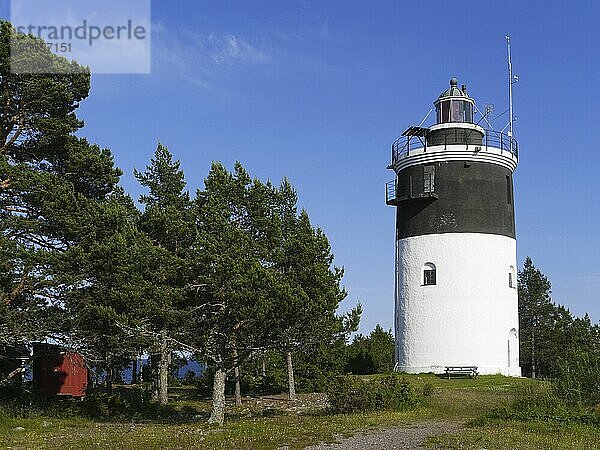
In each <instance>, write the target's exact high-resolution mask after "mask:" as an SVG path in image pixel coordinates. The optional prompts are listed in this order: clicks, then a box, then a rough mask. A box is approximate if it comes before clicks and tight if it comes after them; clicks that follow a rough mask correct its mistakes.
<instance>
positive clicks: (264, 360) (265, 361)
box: [262, 357, 267, 379]
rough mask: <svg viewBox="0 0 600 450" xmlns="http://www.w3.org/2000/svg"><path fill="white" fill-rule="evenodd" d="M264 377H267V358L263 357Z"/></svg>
mask: <svg viewBox="0 0 600 450" xmlns="http://www.w3.org/2000/svg"><path fill="white" fill-rule="evenodd" d="M262 377H263V379H264V378H267V360H266V359H265V358H264V357H263V360H262Z"/></svg>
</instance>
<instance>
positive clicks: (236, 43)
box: [208, 33, 271, 65]
mask: <svg viewBox="0 0 600 450" xmlns="http://www.w3.org/2000/svg"><path fill="white" fill-rule="evenodd" d="M208 43H209V47H210V52H211V58H212V60H213V61H214V62H215V63H216V64H227V65H233V64H239V63H242V64H263V63H268V62H270V60H271V57H270V56H269V55H268V54H267V53H266V52H265V51H264V50H261V49H259V48H257V47H255V46H253V45H252V44H250V43H249V42H248V41H246V40H244V39H243V38H242V37H240V36H235V35H233V34H227V35H216V34H214V33H211V34H209V36H208Z"/></svg>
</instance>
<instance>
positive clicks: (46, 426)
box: [42, 420, 52, 428]
mask: <svg viewBox="0 0 600 450" xmlns="http://www.w3.org/2000/svg"><path fill="white" fill-rule="evenodd" d="M51 426H52V422H46V421H45V420H44V421H43V422H42V428H49V427H51Z"/></svg>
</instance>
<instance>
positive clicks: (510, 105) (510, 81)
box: [506, 34, 519, 137]
mask: <svg viewBox="0 0 600 450" xmlns="http://www.w3.org/2000/svg"><path fill="white" fill-rule="evenodd" d="M506 46H507V48H508V111H509V115H510V117H509V119H508V135H509V136H510V137H512V136H513V120H514V115H513V89H512V85H513V84H514V83H516V82H517V81H519V77H518V76H516V75H513V73H512V61H511V57H510V36H509V35H508V34H507V35H506Z"/></svg>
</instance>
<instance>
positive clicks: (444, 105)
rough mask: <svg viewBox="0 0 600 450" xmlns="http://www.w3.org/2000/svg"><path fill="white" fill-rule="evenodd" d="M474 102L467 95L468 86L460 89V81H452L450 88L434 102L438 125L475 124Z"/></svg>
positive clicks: (453, 79) (454, 79)
mask: <svg viewBox="0 0 600 450" xmlns="http://www.w3.org/2000/svg"><path fill="white" fill-rule="evenodd" d="M474 103H475V102H474V101H473V99H472V98H470V97H469V95H468V94H467V86H466V85H465V84H463V85H462V86H461V87H460V88H459V87H458V80H457V79H456V78H452V79H451V80H450V88H448V89H446V90H445V91H444V92H442V93H441V94H440V96H439V97H438V99H437V100H436V101H435V102H434V105H435V110H436V113H437V123H438V124H440V123H452V122H463V123H473V106H474Z"/></svg>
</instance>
